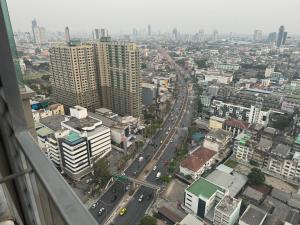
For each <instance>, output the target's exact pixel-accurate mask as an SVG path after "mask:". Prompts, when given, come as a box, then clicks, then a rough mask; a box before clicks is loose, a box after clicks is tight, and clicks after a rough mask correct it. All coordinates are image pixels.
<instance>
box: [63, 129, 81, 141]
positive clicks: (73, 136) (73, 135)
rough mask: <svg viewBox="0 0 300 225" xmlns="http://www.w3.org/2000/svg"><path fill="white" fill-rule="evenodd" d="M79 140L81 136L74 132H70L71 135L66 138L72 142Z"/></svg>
mask: <svg viewBox="0 0 300 225" xmlns="http://www.w3.org/2000/svg"><path fill="white" fill-rule="evenodd" d="M79 138H80V136H79V134H78V133H76V132H74V131H70V133H69V134H68V135H67V137H66V139H67V140H68V141H70V142H74V141H76V140H78V139H79Z"/></svg>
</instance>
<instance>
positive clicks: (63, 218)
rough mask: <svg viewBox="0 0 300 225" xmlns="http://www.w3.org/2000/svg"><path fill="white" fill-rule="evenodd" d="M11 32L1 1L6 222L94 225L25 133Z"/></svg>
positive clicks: (0, 159)
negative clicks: (10, 219) (9, 219)
mask: <svg viewBox="0 0 300 225" xmlns="http://www.w3.org/2000/svg"><path fill="white" fill-rule="evenodd" d="M11 32H12V29H11V25H10V20H9V14H8V10H7V5H6V1H5V0H0V184H1V185H2V186H3V187H4V188H5V190H6V192H4V194H5V195H6V198H5V199H6V201H7V204H8V205H9V206H10V207H9V209H10V210H11V216H12V217H13V219H14V221H15V222H16V224H26V225H83V224H86V225H96V224H97V222H96V221H95V219H94V218H93V217H92V215H91V214H90V213H89V212H88V210H87V209H86V208H85V206H84V205H83V204H82V203H81V201H80V200H79V198H78V197H77V196H76V194H75V193H74V192H73V190H72V189H71V188H70V187H69V185H68V184H67V182H66V181H65V180H64V179H63V177H62V176H61V175H60V173H59V172H58V171H57V169H56V168H55V167H54V166H53V164H52V163H51V162H50V161H49V160H48V159H47V158H46V156H45V155H44V153H43V152H42V151H41V149H40V148H39V146H38V145H37V143H36V141H35V138H34V137H33V136H32V133H30V130H29V129H28V127H30V128H34V127H33V125H32V124H30V121H31V122H32V115H31V109H30V104H29V97H30V96H29V95H28V93H27V91H26V89H25V88H24V86H23V85H20V83H19V82H20V80H21V79H17V73H18V72H19V71H18V69H17V66H18V65H16V64H15V63H16V60H17V59H16V55H15V51H14V49H13V47H14V43H12V42H14V40H13V38H12V36H11ZM20 91H21V95H22V98H21V96H20ZM24 112H25V114H24ZM30 118H31V120H30ZM3 199H4V198H3ZM1 220H2V218H1V215H0V222H1Z"/></svg>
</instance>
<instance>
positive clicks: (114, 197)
mask: <svg viewBox="0 0 300 225" xmlns="http://www.w3.org/2000/svg"><path fill="white" fill-rule="evenodd" d="M117 198H118V196H117V195H114V196H113V198H112V199H111V200H110V202H114V201H116V200H117Z"/></svg>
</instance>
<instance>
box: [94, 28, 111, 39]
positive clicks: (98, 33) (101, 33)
mask: <svg viewBox="0 0 300 225" xmlns="http://www.w3.org/2000/svg"><path fill="white" fill-rule="evenodd" d="M93 34H94V40H100V39H101V38H102V37H107V36H108V30H107V29H105V28H101V29H99V28H96V29H94V31H93Z"/></svg>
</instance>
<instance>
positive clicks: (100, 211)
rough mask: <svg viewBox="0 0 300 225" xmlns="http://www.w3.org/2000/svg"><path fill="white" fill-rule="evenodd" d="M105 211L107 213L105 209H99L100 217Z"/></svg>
mask: <svg viewBox="0 0 300 225" xmlns="http://www.w3.org/2000/svg"><path fill="white" fill-rule="evenodd" d="M104 211H105V208H103V207H102V208H101V209H99V212H98V216H101V215H102V213H103V212H104Z"/></svg>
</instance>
